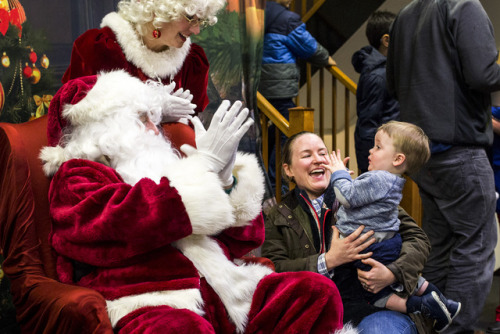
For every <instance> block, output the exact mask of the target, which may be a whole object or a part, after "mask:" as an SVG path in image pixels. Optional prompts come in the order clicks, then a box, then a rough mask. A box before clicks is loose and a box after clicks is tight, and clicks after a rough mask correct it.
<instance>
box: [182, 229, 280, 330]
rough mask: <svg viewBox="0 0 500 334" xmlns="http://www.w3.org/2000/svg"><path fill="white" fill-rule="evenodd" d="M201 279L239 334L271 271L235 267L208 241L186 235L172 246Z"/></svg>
mask: <svg viewBox="0 0 500 334" xmlns="http://www.w3.org/2000/svg"><path fill="white" fill-rule="evenodd" d="M174 245H175V247H177V248H178V249H179V250H180V251H181V252H182V253H183V254H184V255H185V256H186V257H187V258H188V259H189V260H191V262H193V264H194V265H195V267H196V269H198V271H199V272H200V273H201V274H202V275H203V276H204V277H205V279H206V280H207V282H208V284H210V286H211V287H212V288H213V289H214V290H215V292H216V293H217V295H218V296H219V297H220V299H221V300H222V303H223V304H224V306H225V307H226V310H227V312H228V314H229V317H230V318H231V320H232V321H233V323H234V324H235V325H236V329H237V332H238V333H243V332H244V331H245V327H246V325H247V322H248V312H249V311H250V306H251V304H252V298H253V295H254V292H255V289H256V288H257V284H258V283H259V281H260V280H261V279H262V278H263V277H264V276H266V275H269V274H271V273H272V270H271V269H270V268H268V267H266V266H263V265H259V264H249V265H247V266H237V265H235V264H234V263H233V262H231V261H229V260H228V259H227V257H226V256H225V255H224V252H223V250H222V249H221V248H220V246H219V244H218V243H217V242H216V241H215V240H213V239H212V238H210V237H207V236H199V235H190V236H189V237H186V238H184V239H181V240H179V241H177V242H175V243H174Z"/></svg>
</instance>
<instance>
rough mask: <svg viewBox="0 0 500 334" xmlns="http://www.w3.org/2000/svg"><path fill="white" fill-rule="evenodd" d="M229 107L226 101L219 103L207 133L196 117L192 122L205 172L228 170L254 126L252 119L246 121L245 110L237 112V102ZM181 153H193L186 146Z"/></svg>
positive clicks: (240, 104) (238, 108)
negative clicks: (242, 139) (241, 141)
mask: <svg viewBox="0 0 500 334" xmlns="http://www.w3.org/2000/svg"><path fill="white" fill-rule="evenodd" d="M229 106H230V103H229V101H227V100H225V101H223V102H222V103H221V105H220V107H219V109H217V111H216V112H215V114H214V116H213V118H212V121H211V122H210V126H209V127H208V129H207V130H205V128H204V127H203V124H202V123H201V121H200V120H199V119H198V118H197V117H194V118H193V119H192V120H191V121H192V123H193V125H194V129H195V133H196V146H197V153H198V154H201V155H202V156H203V157H204V158H205V161H206V162H207V165H208V168H209V169H210V170H211V171H212V172H215V173H220V172H221V171H222V170H223V169H224V168H225V167H226V166H228V164H229V163H230V161H231V160H232V158H233V155H234V153H235V152H236V150H237V149H238V144H239V142H240V140H241V138H242V137H243V135H244V134H245V133H246V132H247V131H248V129H249V128H250V126H251V125H252V124H253V119H251V118H248V119H247V117H248V109H247V108H244V109H242V110H241V111H240V109H241V106H242V103H241V102H240V101H236V102H235V103H234V104H233V105H232V106H231V108H230V109H229V110H228V108H229ZM181 151H183V152H184V153H185V154H186V155H188V156H189V155H190V154H192V153H193V151H192V149H190V148H189V147H186V146H185V145H183V146H181ZM231 170H232V167H231ZM224 181H226V180H224Z"/></svg>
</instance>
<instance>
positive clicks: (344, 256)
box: [325, 226, 375, 270]
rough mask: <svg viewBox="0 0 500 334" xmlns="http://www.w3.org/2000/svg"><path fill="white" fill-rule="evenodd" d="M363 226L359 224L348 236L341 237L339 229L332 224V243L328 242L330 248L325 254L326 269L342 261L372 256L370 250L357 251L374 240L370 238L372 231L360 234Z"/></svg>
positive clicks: (336, 265) (346, 261) (342, 262)
mask: <svg viewBox="0 0 500 334" xmlns="http://www.w3.org/2000/svg"><path fill="white" fill-rule="evenodd" d="M364 228H365V227H364V226H360V227H358V228H357V229H356V231H354V232H352V233H351V234H350V235H349V236H348V237H346V238H343V239H341V238H340V232H339V230H338V229H337V228H336V227H335V226H332V229H333V237H332V243H331V244H330V250H329V251H328V252H327V253H326V254H325V261H326V267H327V268H328V270H331V269H333V268H335V267H338V266H340V265H342V264H344V263H348V262H352V261H355V260H362V259H367V258H369V257H370V256H372V253H371V252H369V253H364V254H359V252H361V251H363V250H364V249H366V248H367V247H368V246H370V245H371V244H373V243H374V242H375V239H374V238H371V236H372V235H373V233H374V232H373V231H369V232H367V233H365V234H363V235H361V232H362V231H363V229H364ZM360 235H361V236H360Z"/></svg>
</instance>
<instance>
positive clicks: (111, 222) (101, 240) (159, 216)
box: [49, 160, 192, 267]
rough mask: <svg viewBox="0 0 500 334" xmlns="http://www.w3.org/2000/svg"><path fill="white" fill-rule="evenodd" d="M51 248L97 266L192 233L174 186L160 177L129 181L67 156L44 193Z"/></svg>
mask: <svg viewBox="0 0 500 334" xmlns="http://www.w3.org/2000/svg"><path fill="white" fill-rule="evenodd" d="M49 200H50V201H51V205H50V208H51V210H50V211H51V215H52V218H53V231H52V233H51V242H52V246H53V247H54V249H55V250H56V251H57V252H58V253H59V254H61V255H63V256H66V257H68V258H71V259H74V260H77V261H80V262H83V263H88V264H91V265H95V266H101V267H113V266H120V265H123V264H124V263H126V261H127V260H128V259H131V258H132V257H136V256H139V255H143V254H145V253H147V252H150V251H152V250H156V249H159V248H160V247H163V246H165V245H169V244H170V243H172V242H173V241H175V240H179V239H181V238H184V237H186V236H188V235H190V234H191V233H192V228H191V224H190V221H189V217H188V215H187V213H186V209H185V207H184V205H183V203H182V200H181V198H180V196H179V194H178V193H177V190H175V189H174V188H172V187H171V186H170V184H169V181H168V180H167V179H166V178H163V179H162V180H161V182H160V184H159V185H157V184H156V183H155V182H154V181H152V180H150V179H146V178H145V179H142V180H140V181H139V182H138V183H137V184H136V185H135V186H130V185H128V184H126V183H124V182H123V181H122V180H121V178H120V177H119V176H118V174H116V172H115V171H114V170H113V169H111V168H109V167H106V166H104V165H102V164H99V163H96V162H92V161H87V160H70V161H68V162H67V163H65V164H63V165H62V166H61V167H60V169H59V171H58V173H56V175H55V176H54V178H53V180H52V184H51V188H50V192H49Z"/></svg>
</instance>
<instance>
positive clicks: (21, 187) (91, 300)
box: [0, 116, 274, 334]
mask: <svg viewBox="0 0 500 334" xmlns="http://www.w3.org/2000/svg"><path fill="white" fill-rule="evenodd" d="M46 126H47V116H43V117H41V118H38V119H35V120H33V121H30V122H26V123H22V124H9V123H0V250H2V252H3V256H4V259H5V260H4V263H3V265H2V267H3V270H4V272H5V274H6V275H7V276H8V277H9V279H10V282H11V293H12V298H13V302H14V305H15V307H16V313H17V322H18V324H19V326H20V327H21V330H22V332H23V333H30V334H32V333H50V334H54V333H65V334H67V333H113V330H112V328H111V324H110V321H109V318H108V315H107V312H106V302H105V300H104V298H103V297H102V295H100V294H99V293H97V292H95V291H93V290H89V289H86V288H82V287H77V286H73V285H67V284H62V283H60V282H58V281H57V275H56V270H55V258H54V255H53V253H52V249H51V247H50V244H49V242H48V235H49V232H50V228H51V222H50V218H49V205H48V197H47V194H48V190H49V183H50V181H49V179H48V178H47V177H46V176H45V175H44V173H43V170H42V165H41V162H40V160H39V159H38V155H39V152H40V149H41V148H42V147H43V146H46V145H47V136H46ZM164 129H165V131H166V133H169V134H170V135H168V137H170V139H171V141H172V144H173V145H174V146H178V144H179V143H189V144H191V145H193V146H194V133H193V131H192V130H191V129H190V128H189V127H188V126H186V125H182V124H179V126H171V125H165V126H164ZM247 261H252V262H261V263H264V264H266V265H269V266H270V267H271V268H274V266H273V264H272V262H271V261H270V260H269V259H265V258H256V257H252V258H249V259H247Z"/></svg>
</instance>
